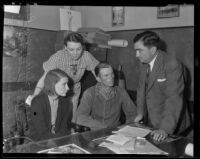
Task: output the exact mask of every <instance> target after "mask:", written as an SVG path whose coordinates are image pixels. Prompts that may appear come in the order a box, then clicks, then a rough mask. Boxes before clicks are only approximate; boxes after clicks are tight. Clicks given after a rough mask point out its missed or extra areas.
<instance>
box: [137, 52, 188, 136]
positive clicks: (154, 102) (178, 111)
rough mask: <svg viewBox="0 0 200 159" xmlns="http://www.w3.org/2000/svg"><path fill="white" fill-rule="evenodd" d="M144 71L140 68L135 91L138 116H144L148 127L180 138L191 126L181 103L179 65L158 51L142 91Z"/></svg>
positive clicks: (181, 84)
mask: <svg viewBox="0 0 200 159" xmlns="http://www.w3.org/2000/svg"><path fill="white" fill-rule="evenodd" d="M146 69H147V67H146V66H145V65H144V64H142V66H141V72H140V77H139V85H138V89H137V112H138V114H142V115H144V117H145V118H146V119H147V124H148V125H150V126H152V127H154V128H156V129H162V130H165V131H166V132H167V133H170V134H180V133H181V132H182V131H184V130H185V129H186V128H187V127H188V126H189V125H190V120H189V114H188V111H187V109H186V105H184V103H183V90H184V79H183V68H182V65H181V63H179V62H178V61H177V60H176V59H175V58H173V57H172V56H170V55H168V54H167V53H165V52H163V51H160V50H159V51H158V55H157V57H156V60H155V62H154V66H153V70H152V72H151V74H150V76H149V83H148V87H147V89H146V91H145V78H146ZM145 98H146V99H145ZM145 101H146V104H145ZM145 105H146V106H145ZM147 112H148V113H147Z"/></svg>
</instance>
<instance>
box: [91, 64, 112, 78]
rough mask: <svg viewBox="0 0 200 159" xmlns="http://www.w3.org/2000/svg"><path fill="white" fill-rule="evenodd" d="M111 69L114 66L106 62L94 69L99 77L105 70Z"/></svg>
mask: <svg viewBox="0 0 200 159" xmlns="http://www.w3.org/2000/svg"><path fill="white" fill-rule="evenodd" d="M110 67H111V68H112V66H111V65H110V64H109V63H106V62H101V63H99V64H98V65H97V66H96V67H95V69H94V72H95V75H96V76H99V73H100V71H101V70H102V69H103V68H110Z"/></svg>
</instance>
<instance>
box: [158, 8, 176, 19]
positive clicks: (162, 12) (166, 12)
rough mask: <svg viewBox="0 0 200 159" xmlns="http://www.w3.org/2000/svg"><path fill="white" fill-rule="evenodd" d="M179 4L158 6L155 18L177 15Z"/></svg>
mask: <svg viewBox="0 0 200 159" xmlns="http://www.w3.org/2000/svg"><path fill="white" fill-rule="evenodd" d="M179 12H180V8H179V5H168V6H165V7H158V10H157V18H158V19H159V18H172V17H179V14H180V13H179Z"/></svg>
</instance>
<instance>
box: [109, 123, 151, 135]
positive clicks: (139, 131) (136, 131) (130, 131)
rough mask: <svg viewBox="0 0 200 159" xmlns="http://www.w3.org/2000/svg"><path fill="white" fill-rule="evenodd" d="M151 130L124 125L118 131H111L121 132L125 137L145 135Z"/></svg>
mask: <svg viewBox="0 0 200 159" xmlns="http://www.w3.org/2000/svg"><path fill="white" fill-rule="evenodd" d="M150 132H151V130H149V129H145V128H138V127H131V126H125V127H123V128H121V129H120V130H118V131H113V132H112V133H116V134H121V135H124V136H126V137H145V136H146V135H147V134H148V133H150Z"/></svg>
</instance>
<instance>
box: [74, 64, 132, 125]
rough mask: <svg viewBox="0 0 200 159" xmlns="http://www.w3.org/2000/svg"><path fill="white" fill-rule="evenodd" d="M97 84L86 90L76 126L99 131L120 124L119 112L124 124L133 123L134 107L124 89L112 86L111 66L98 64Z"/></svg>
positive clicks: (96, 68) (96, 71)
mask: <svg viewBox="0 0 200 159" xmlns="http://www.w3.org/2000/svg"><path fill="white" fill-rule="evenodd" d="M95 74H96V77H97V81H98V83H97V84H96V85H95V86H92V87H90V88H88V89H87V90H86V91H85V92H84V93H83V97H82V99H81V102H80V105H79V107H78V110H77V124H80V125H84V126H88V127H90V128H91V129H100V128H106V127H111V126H118V125H119V124H120V121H119V119H120V115H121V110H123V111H124V113H125V115H126V123H129V122H133V121H134V119H135V116H136V106H135V104H134V103H133V102H132V100H131V99H130V97H129V95H128V93H127V92H126V90H125V89H122V88H120V87H118V86H114V72H113V69H112V67H111V65H109V64H107V63H100V64H99V65H97V66H96V67H95Z"/></svg>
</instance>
